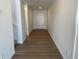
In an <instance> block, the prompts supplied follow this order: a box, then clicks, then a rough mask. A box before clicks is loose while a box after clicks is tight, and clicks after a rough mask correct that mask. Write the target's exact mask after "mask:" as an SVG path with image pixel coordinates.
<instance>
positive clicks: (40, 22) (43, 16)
mask: <svg viewBox="0 0 79 59" xmlns="http://www.w3.org/2000/svg"><path fill="white" fill-rule="evenodd" d="M33 28H34V29H47V11H44V10H43V11H34V14H33Z"/></svg>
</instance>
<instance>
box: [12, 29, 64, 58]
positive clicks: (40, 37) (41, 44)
mask: <svg viewBox="0 0 79 59" xmlns="http://www.w3.org/2000/svg"><path fill="white" fill-rule="evenodd" d="M12 59H63V58H62V57H61V55H60V53H59V51H58V49H57V47H56V45H55V44H54V42H53V40H52V39H51V37H50V35H49V33H48V31H47V30H33V31H32V33H31V34H30V36H29V38H28V39H26V41H25V42H24V44H22V45H18V46H17V47H16V53H15V55H14V57H13V58H12Z"/></svg>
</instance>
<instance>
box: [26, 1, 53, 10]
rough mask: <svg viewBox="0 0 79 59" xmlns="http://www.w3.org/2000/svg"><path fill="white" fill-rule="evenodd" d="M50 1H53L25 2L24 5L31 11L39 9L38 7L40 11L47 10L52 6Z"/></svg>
mask: <svg viewBox="0 0 79 59" xmlns="http://www.w3.org/2000/svg"><path fill="white" fill-rule="evenodd" d="M52 1H53V0H25V3H27V4H28V5H29V6H30V7H31V8H32V9H39V6H41V7H42V9H48V8H49V6H50V5H51V4H52Z"/></svg>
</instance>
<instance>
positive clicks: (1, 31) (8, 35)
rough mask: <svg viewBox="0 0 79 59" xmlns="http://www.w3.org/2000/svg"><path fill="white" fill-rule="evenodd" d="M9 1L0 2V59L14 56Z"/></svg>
mask: <svg viewBox="0 0 79 59" xmlns="http://www.w3.org/2000/svg"><path fill="white" fill-rule="evenodd" d="M11 11H12V10H11V0H0V59H1V58H2V59H11V57H12V56H13V55H14V53H15V51H14V38H13V24H12V12H11Z"/></svg>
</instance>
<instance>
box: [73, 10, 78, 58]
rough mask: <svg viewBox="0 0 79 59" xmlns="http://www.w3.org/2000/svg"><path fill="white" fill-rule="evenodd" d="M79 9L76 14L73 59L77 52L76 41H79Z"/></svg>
mask: <svg viewBox="0 0 79 59" xmlns="http://www.w3.org/2000/svg"><path fill="white" fill-rule="evenodd" d="M77 22H78V11H77V14H76V29H75V40H74V48H73V59H75V52H76V43H77V35H78V23H77Z"/></svg>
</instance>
